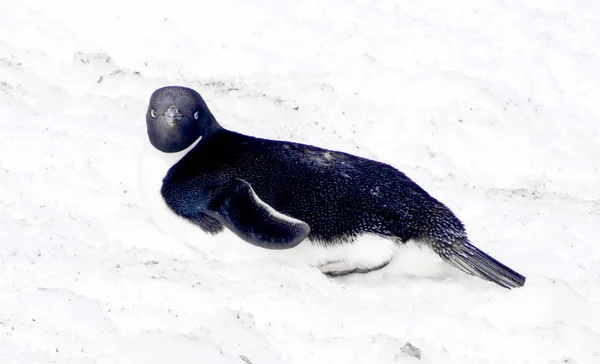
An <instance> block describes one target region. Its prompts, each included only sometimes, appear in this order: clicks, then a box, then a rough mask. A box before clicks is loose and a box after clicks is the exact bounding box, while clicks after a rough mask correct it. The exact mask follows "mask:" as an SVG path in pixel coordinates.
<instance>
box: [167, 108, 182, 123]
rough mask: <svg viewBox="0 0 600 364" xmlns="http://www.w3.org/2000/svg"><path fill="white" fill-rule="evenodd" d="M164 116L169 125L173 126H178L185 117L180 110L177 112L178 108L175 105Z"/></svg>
mask: <svg viewBox="0 0 600 364" xmlns="http://www.w3.org/2000/svg"><path fill="white" fill-rule="evenodd" d="M163 116H164V117H165V120H166V121H167V123H168V124H169V125H171V126H173V125H175V124H177V123H178V122H179V120H181V118H182V117H183V115H181V114H180V113H179V110H177V107H176V106H175V105H171V106H169V108H168V109H167V112H165V113H164V114H163Z"/></svg>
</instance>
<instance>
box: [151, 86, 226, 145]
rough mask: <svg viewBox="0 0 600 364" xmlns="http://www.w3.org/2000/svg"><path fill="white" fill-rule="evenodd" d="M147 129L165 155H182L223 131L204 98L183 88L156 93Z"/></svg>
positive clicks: (169, 87)
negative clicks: (213, 133) (197, 141)
mask: <svg viewBox="0 0 600 364" xmlns="http://www.w3.org/2000/svg"><path fill="white" fill-rule="evenodd" d="M146 127H147V130H148V137H149V139H150V143H152V145H153V146H154V147H155V148H156V149H158V150H160V151H161V152H165V153H175V152H180V151H182V150H184V149H185V148H187V147H189V146H190V145H192V144H193V143H194V142H195V141H196V140H197V139H198V138H200V137H201V136H203V135H205V134H206V133H208V132H210V131H213V130H215V129H219V128H220V126H219V124H218V123H217V120H216V119H215V117H214V116H213V114H212V113H211V112H210V110H208V107H207V106H206V103H205V102H204V100H203V99H202V96H200V94H199V93H198V92H196V91H194V90H192V89H190V88H187V87H180V86H167V87H162V88H159V89H158V90H156V91H154V93H152V96H150V103H149V104H148V111H147V112H146Z"/></svg>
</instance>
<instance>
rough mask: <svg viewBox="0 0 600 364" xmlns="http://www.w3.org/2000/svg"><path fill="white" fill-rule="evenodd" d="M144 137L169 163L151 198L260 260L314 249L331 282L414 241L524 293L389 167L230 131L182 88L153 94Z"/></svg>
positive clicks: (446, 214) (449, 216)
mask: <svg viewBox="0 0 600 364" xmlns="http://www.w3.org/2000/svg"><path fill="white" fill-rule="evenodd" d="M146 128H147V134H148V139H149V141H150V144H151V145H152V147H153V148H154V149H155V151H156V152H157V153H160V154H162V155H164V156H166V157H170V160H171V164H170V165H169V166H168V167H167V168H166V169H167V171H166V174H165V175H164V176H163V177H162V182H161V184H160V186H159V191H156V193H160V198H161V200H162V202H163V203H165V204H166V205H167V207H168V210H170V211H171V212H172V213H174V214H176V215H178V216H179V217H181V218H183V219H184V220H186V221H188V222H189V223H191V224H193V225H195V226H196V227H198V228H199V229H201V230H203V231H204V232H206V233H208V234H218V233H220V232H222V231H224V229H228V230H230V231H231V232H233V233H234V234H235V235H237V236H238V237H239V238H241V239H242V240H243V241H245V242H247V243H249V244H252V245H255V246H257V247H260V248H264V249H269V250H292V251H294V250H296V249H301V248H303V247H304V248H309V247H317V248H323V249H325V250H328V251H330V252H331V254H330V256H329V257H326V258H323V259H321V260H320V262H319V264H318V267H319V269H320V270H321V272H323V273H325V274H327V275H330V276H338V275H346V274H351V273H367V272H371V271H374V270H378V269H381V268H383V267H385V266H386V265H387V264H388V263H389V262H390V261H391V260H392V259H393V257H394V254H395V251H394V247H395V246H398V245H400V244H404V243H406V242H408V241H415V242H417V243H418V244H419V245H422V246H426V247H429V248H430V249H432V250H433V252H435V253H437V255H439V256H440V257H441V259H442V260H443V261H445V262H447V263H449V264H450V265H451V266H454V267H456V268H458V269H459V270H461V271H463V272H465V273H468V274H470V275H474V276H477V277H479V278H482V279H484V280H487V281H490V282H493V283H496V284H497V285H499V286H501V287H504V288H508V289H511V288H516V287H522V286H523V285H524V284H525V280H526V278H525V277H524V276H523V275H521V274H519V273H517V272H516V271H514V270H513V269H511V268H509V267H508V266H506V265H504V264H503V263H501V262H499V261H498V260H496V259H494V258H493V257H491V256H490V255H488V254H486V253H485V252H483V251H482V250H480V249H478V248H477V247H475V246H474V245H473V244H471V242H470V241H469V239H468V237H467V233H466V230H465V227H464V225H463V223H462V222H461V221H460V220H459V219H458V218H457V217H456V215H455V214H454V213H453V212H452V211H451V210H450V209H449V208H448V207H447V206H446V205H444V204H443V203H441V202H440V201H438V200H437V199H435V198H434V197H432V196H431V195H429V194H428V193H427V192H426V191H425V190H424V189H423V188H421V187H420V186H419V185H417V184H416V183H415V182H414V181H412V180H411V179H410V178H409V177H407V176H406V175H405V174H404V173H402V172H401V171H399V170H397V169H396V168H394V167H392V166H390V165H388V164H385V163H381V162H378V161H375V160H371V159H366V158H362V157H358V156H354V155H351V154H348V153H343V152H339V151H333V150H328V149H324V148H320V147H316V146H312V145H306V144H300V143H294V142H288V141H279V140H269V139H262V138H256V137H252V136H248V135H243V134H240V133H237V132H234V131H230V130H228V129H226V128H224V127H222V126H221V125H220V124H219V123H218V122H217V120H216V118H215V116H214V115H213V114H212V113H211V111H210V110H209V108H208V106H207V105H206V103H205V101H204V100H203V98H202V97H201V95H200V94H199V93H198V92H196V91H195V90H193V89H191V88H187V87H182V86H166V87H162V88H159V89H157V90H156V91H154V92H153V93H152V95H151V97H150V101H149V104H148V109H147V112H146ZM363 237H367V238H369V237H370V239H359V238H363Z"/></svg>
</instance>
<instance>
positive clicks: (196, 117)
mask: <svg viewBox="0 0 600 364" xmlns="http://www.w3.org/2000/svg"><path fill="white" fill-rule="evenodd" d="M199 117H200V112H198V111H196V112H195V113H194V119H196V120H198V118H199Z"/></svg>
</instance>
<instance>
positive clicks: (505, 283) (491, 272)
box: [430, 238, 526, 289]
mask: <svg viewBox="0 0 600 364" xmlns="http://www.w3.org/2000/svg"><path fill="white" fill-rule="evenodd" d="M430 246H431V247H432V248H433V250H434V251H435V252H436V253H438V254H439V256H440V257H441V258H442V259H443V260H445V261H446V262H448V263H449V264H450V265H453V266H454V267H456V268H458V269H460V270H462V271H463V272H465V273H468V274H471V275H474V276H477V277H479V278H482V279H485V280H487V281H491V282H494V283H496V284H497V285H499V286H502V287H504V288H508V289H512V288H517V287H522V286H523V285H524V284H525V279H526V278H525V277H524V276H523V275H521V274H519V273H517V272H515V271H514V270H512V269H511V268H509V267H507V266H506V265H504V264H502V263H500V262H499V261H497V260H496V259H494V258H492V257H491V256H489V255H488V254H486V253H484V252H483V251H481V250H479V249H478V248H477V247H475V246H474V245H472V244H471V243H470V242H469V241H468V240H467V239H466V238H458V239H454V240H453V241H452V242H445V241H439V240H437V239H435V240H434V239H432V241H431V243H430Z"/></svg>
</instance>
